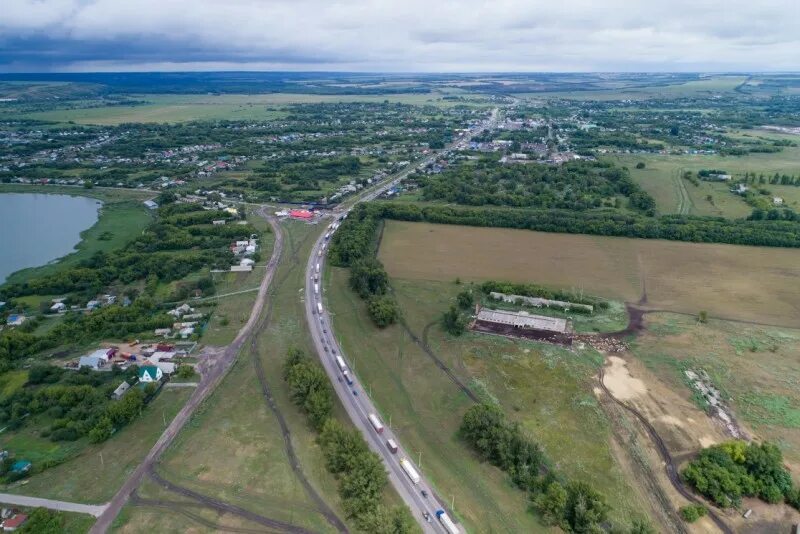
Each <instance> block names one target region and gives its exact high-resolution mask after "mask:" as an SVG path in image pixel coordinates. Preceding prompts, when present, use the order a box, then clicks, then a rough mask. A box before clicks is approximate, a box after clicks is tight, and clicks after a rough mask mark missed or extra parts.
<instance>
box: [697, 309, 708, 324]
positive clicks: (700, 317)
mask: <svg viewBox="0 0 800 534" xmlns="http://www.w3.org/2000/svg"><path fill="white" fill-rule="evenodd" d="M697 321H698V322H700V323H704V324H705V323H707V322H708V312H707V311H705V310H700V313H698V314H697Z"/></svg>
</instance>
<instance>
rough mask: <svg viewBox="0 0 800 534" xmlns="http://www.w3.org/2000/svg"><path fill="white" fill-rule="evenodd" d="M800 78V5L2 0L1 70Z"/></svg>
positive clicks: (579, 0)
mask: <svg viewBox="0 0 800 534" xmlns="http://www.w3.org/2000/svg"><path fill="white" fill-rule="evenodd" d="M127 70H332V71H336V70H346V71H370V72H378V71H381V72H388V71H411V72H422V71H430V72H438V71H456V72H475V71H490V72H491V71H494V72H498V71H737V70H739V71H787V70H792V71H796V70H800V0H725V1H722V0H557V1H552V0H549V1H547V2H544V1H540V0H494V1H492V0H484V1H473V0H395V1H386V0H372V1H369V0H356V1H346V0H344V1H338V2H337V1H335V0H126V1H123V0H0V71H6V72H7V71H17V72H39V71H127Z"/></svg>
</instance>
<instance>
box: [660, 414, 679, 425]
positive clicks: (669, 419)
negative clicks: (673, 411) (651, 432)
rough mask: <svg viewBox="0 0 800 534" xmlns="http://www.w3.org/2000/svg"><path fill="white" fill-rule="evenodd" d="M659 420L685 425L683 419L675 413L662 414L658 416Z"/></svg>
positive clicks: (670, 423)
mask: <svg viewBox="0 0 800 534" xmlns="http://www.w3.org/2000/svg"><path fill="white" fill-rule="evenodd" d="M658 420H659V421H661V422H662V423H667V424H668V425H674V426H679V427H683V421H681V420H680V419H678V418H677V417H675V416H673V415H662V416H661V417H659V418H658Z"/></svg>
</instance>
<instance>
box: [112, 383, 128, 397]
mask: <svg viewBox="0 0 800 534" xmlns="http://www.w3.org/2000/svg"><path fill="white" fill-rule="evenodd" d="M130 388H131V385H130V384H128V382H126V381H125V380H123V381H122V384H120V385H118V386H117V389H115V390H114V393H112V394H111V398H112V399H114V400H120V399H121V398H122V397H124V396H125V394H126V393H127V392H128V390H129V389H130Z"/></svg>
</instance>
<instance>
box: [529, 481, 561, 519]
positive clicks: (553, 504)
mask: <svg viewBox="0 0 800 534" xmlns="http://www.w3.org/2000/svg"><path fill="white" fill-rule="evenodd" d="M534 505H535V506H536V509H537V511H538V512H539V513H540V514H541V516H542V519H543V520H544V521H545V523H547V524H548V525H554V526H558V525H562V524H564V512H565V510H566V509H567V490H565V489H564V486H562V485H561V484H559V483H558V482H551V483H550V484H549V485H548V486H547V489H546V490H545V491H544V493H542V494H541V495H539V496H538V497H536V499H535V500H534Z"/></svg>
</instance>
